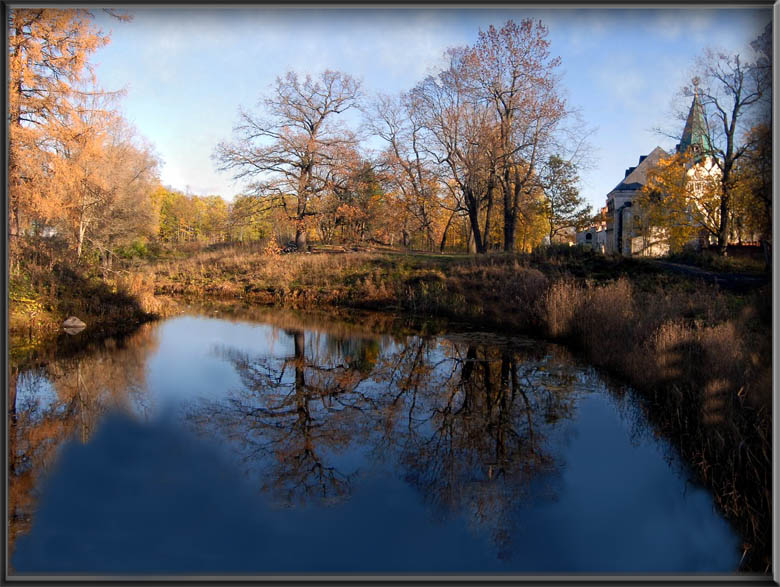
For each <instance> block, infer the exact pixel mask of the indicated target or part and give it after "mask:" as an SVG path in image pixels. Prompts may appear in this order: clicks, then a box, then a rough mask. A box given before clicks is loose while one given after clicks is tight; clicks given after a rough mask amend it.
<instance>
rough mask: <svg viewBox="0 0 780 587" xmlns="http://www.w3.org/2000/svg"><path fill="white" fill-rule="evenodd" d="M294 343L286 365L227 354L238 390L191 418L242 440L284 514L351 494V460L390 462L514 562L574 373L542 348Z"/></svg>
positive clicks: (323, 339) (226, 350) (428, 341)
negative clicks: (524, 508) (511, 553)
mask: <svg viewBox="0 0 780 587" xmlns="http://www.w3.org/2000/svg"><path fill="white" fill-rule="evenodd" d="M284 334H285V335H286V336H287V337H289V338H290V339H291V340H292V354H290V355H289V356H285V357H270V356H268V355H267V354H256V355H251V354H249V353H247V352H245V351H243V350H240V349H236V348H231V347H229V346H224V347H221V348H219V349H218V351H217V352H218V354H219V356H221V357H222V358H224V359H225V360H227V361H230V363H231V364H232V365H233V367H234V368H235V370H236V371H237V372H238V373H239V374H240V376H241V382H242V385H241V387H240V388H238V389H234V390H232V391H231V392H229V393H228V394H227V395H226V396H225V397H224V398H220V399H217V400H207V401H201V402H199V403H195V404H193V405H192V406H190V410H189V418H190V420H191V421H192V422H193V423H195V424H196V425H197V426H198V427H199V428H200V429H201V430H202V431H203V432H204V433H207V434H214V433H219V434H221V435H223V436H224V437H226V438H228V439H230V441H231V442H232V443H235V445H236V446H237V447H239V448H238V450H239V451H240V452H241V455H242V457H243V460H244V462H245V465H246V466H247V467H248V468H249V469H250V470H251V471H252V473H253V475H254V476H255V478H257V479H259V480H261V482H262V487H263V489H265V490H271V491H272V492H274V494H275V495H276V496H277V497H278V499H280V500H282V501H285V502H286V503H288V504H293V503H301V502H302V501H303V500H305V499H306V498H319V499H323V500H326V501H331V502H333V501H338V500H339V499H345V498H347V497H349V495H350V489H351V484H352V482H353V480H354V479H355V477H356V476H357V475H359V474H361V471H360V470H359V469H358V468H356V467H355V466H354V461H355V457H354V455H352V454H350V453H353V452H360V451H363V452H369V453H370V454H371V455H372V457H373V460H374V461H376V462H387V461H391V462H393V465H394V466H395V467H398V468H399V469H400V474H401V475H402V476H403V478H404V479H405V481H406V482H408V483H410V484H411V485H412V486H413V487H415V488H416V489H417V490H418V491H420V492H421V494H422V495H423V497H424V500H425V502H426V503H427V504H429V506H431V507H433V508H436V509H438V510H439V515H449V514H450V513H451V512H468V515H469V516H470V520H471V524H472V525H473V527H474V528H475V530H476V531H486V532H488V533H489V534H490V535H491V536H492V537H493V541H494V543H495V545H496V547H497V549H498V550H499V552H501V553H505V551H506V550H507V548H508V545H509V544H510V542H511V531H510V528H509V526H510V524H509V518H510V516H509V513H511V512H513V511H514V510H515V509H516V508H517V505H518V502H519V501H521V500H522V495H523V493H524V491H525V490H527V488H528V487H529V485H530V483H531V481H532V480H534V479H535V478H536V477H539V476H542V475H543V476H546V477H548V478H549V477H551V476H554V475H555V473H556V466H557V464H556V461H555V455H554V454H553V453H551V452H550V450H549V447H545V434H546V432H547V430H549V429H550V428H551V427H552V426H554V425H555V423H556V422H557V421H559V420H560V419H562V418H564V417H566V416H567V415H568V414H569V413H570V412H571V410H572V406H573V395H572V390H573V386H574V381H575V379H574V376H573V375H572V374H570V373H566V372H565V370H558V371H554V370H553V369H552V368H551V366H550V365H549V362H550V357H549V356H548V355H545V354H543V353H542V352H539V351H535V350H534V347H532V346H524V347H523V346H520V347H518V346H515V347H507V346H504V347H496V346H489V345H485V344H478V343H476V342H471V341H466V342H463V341H462V342H453V341H450V340H447V339H444V338H434V337H415V336H412V337H402V338H399V339H396V340H395V341H393V342H391V343H388V344H385V345H384V346H382V345H380V341H378V340H377V339H370V338H358V337H356V338H351V339H345V338H342V337H339V336H332V337H329V336H323V335H322V333H316V332H314V333H311V332H305V331H303V330H294V329H286V330H284ZM558 360H560V358H558ZM345 456H346V457H347V458H344V457H345ZM349 457H352V458H349ZM371 462H372V461H366V460H363V462H362V463H361V464H362V466H363V467H364V468H365V467H367V466H369V468H370V464H371ZM363 473H367V471H363ZM548 485H549V479H548ZM537 494H538V492H537ZM537 496H538V495H537ZM549 497H553V496H552V495H550V496H549ZM502 556H503V554H502Z"/></svg>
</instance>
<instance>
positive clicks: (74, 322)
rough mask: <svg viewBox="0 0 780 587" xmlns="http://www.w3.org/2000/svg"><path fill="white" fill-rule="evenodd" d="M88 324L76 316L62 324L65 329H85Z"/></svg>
mask: <svg viewBox="0 0 780 587" xmlns="http://www.w3.org/2000/svg"><path fill="white" fill-rule="evenodd" d="M85 326H86V324H84V322H82V321H81V320H79V319H78V318H76V317H75V316H71V317H70V318H68V319H67V320H65V322H63V323H62V327H63V328H84V327H85Z"/></svg>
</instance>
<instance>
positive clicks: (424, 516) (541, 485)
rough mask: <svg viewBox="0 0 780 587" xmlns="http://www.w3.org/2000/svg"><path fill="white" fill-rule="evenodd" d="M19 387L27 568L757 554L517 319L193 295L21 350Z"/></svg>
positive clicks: (556, 350)
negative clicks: (109, 330)
mask: <svg viewBox="0 0 780 587" xmlns="http://www.w3.org/2000/svg"><path fill="white" fill-rule="evenodd" d="M83 335H84V333H82V334H79V335H77V336H83ZM11 400H12V401H11V408H12V409H11V414H10V416H9V435H10V436H9V443H10V447H9V452H10V462H9V467H10V470H9V496H8V497H9V524H10V532H9V537H10V541H9V549H10V562H11V567H12V570H13V573H15V574H28V573H34V574H65V573H79V574H101V575H105V574H121V575H127V574H146V575H149V574H154V575H158V574H167V573H183V574H206V573H207V574H218V575H224V574H233V573H238V574H251V575H254V574H264V573H292V574H307V573H316V574H326V573H338V574H345V573H361V574H368V573H480V574H491V573H510V574H516V573H533V574H541V573H555V574H568V573H734V572H736V569H737V567H738V564H739V558H740V554H741V552H740V540H739V537H738V536H737V535H736V534H735V533H734V531H733V530H732V528H731V527H730V526H729V525H728V524H727V523H726V522H725V521H724V520H723V519H722V518H721V517H720V515H719V514H718V513H717V512H716V510H715V509H714V506H713V500H712V497H711V495H710V494H709V493H708V492H706V491H705V490H704V489H703V488H701V487H699V486H697V485H696V483H694V482H693V481H692V479H691V476H690V473H689V472H688V470H687V469H686V467H685V466H684V465H683V464H682V463H681V462H680V460H679V458H678V456H677V455H676V453H675V451H674V450H673V448H672V447H670V446H669V445H668V443H666V442H665V441H664V440H663V439H662V438H660V437H659V435H657V434H656V433H655V432H654V431H653V430H652V428H651V427H650V426H649V425H648V424H647V420H646V418H645V416H644V412H643V406H642V403H641V402H640V401H638V400H637V398H636V397H635V396H634V394H633V393H632V392H631V390H628V389H625V388H620V387H618V386H616V385H612V384H610V383H608V382H607V381H605V379H604V378H603V377H602V376H601V375H599V374H598V373H597V372H596V371H595V370H594V369H592V368H590V367H589V366H587V365H585V364H583V363H582V362H580V361H578V360H576V359H575V358H573V357H572V356H571V355H570V354H569V353H568V352H567V351H566V350H565V349H564V348H562V347H560V346H556V345H552V344H548V343H543V342H540V341H538V340H533V339H530V338H526V337H522V336H508V335H505V334H496V333H490V332H481V331H479V330H478V329H475V328H474V327H467V326H464V325H458V324H455V323H449V324H447V323H438V324H435V325H430V324H424V323H414V322H412V321H409V320H407V319H403V318H401V317H393V316H388V315H384V314H349V313H347V314H342V315H339V316H329V315H326V314H318V315H312V314H300V313H292V312H284V311H280V310H260V309H254V310H252V309H247V310H245V311H243V313H242V312H237V313H233V314H231V315H228V316H225V315H223V314H222V313H215V312H209V313H203V312H202V311H197V312H196V311H191V312H189V313H186V314H183V315H179V316H176V317H173V318H169V319H167V320H164V321H161V322H158V323H154V324H147V325H145V326H143V327H141V329H140V330H138V331H136V332H135V333H134V334H133V335H131V336H130V337H128V338H125V339H117V340H113V339H109V340H106V341H103V342H101V343H97V344H91V345H88V348H86V349H82V350H79V351H78V352H70V353H68V354H67V355H66V356H58V357H54V358H52V359H51V360H49V361H48V362H46V363H45V364H43V365H39V366H38V367H37V368H34V369H24V368H19V369H17V370H16V371H14V370H13V369H12V387H11Z"/></svg>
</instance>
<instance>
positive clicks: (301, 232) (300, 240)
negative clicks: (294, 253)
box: [295, 226, 306, 251]
mask: <svg viewBox="0 0 780 587" xmlns="http://www.w3.org/2000/svg"><path fill="white" fill-rule="evenodd" d="M295 246H296V247H298V250H299V251H305V250H306V229H305V228H304V227H303V226H298V227H297V228H296V229H295Z"/></svg>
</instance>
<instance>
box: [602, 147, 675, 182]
mask: <svg viewBox="0 0 780 587" xmlns="http://www.w3.org/2000/svg"><path fill="white" fill-rule="evenodd" d="M668 156H669V153H667V152H666V151H664V150H663V149H662V148H661V147H656V148H655V149H653V150H652V151H650V153H649V154H648V155H644V156H642V157H640V158H639V163H638V164H637V166H636V167H631V168H629V169H628V170H627V171H626V177H625V178H624V179H623V181H621V182H620V183H619V184H617V185H616V186H615V188H614V189H613V190H612V191H615V190H621V191H622V190H638V189H640V188H641V187H642V186H643V185H645V183H647V172H648V170H649V169H651V168H652V167H655V166H656V165H657V164H658V162H659V161H660V160H661V159H663V158H664V157H668Z"/></svg>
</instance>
